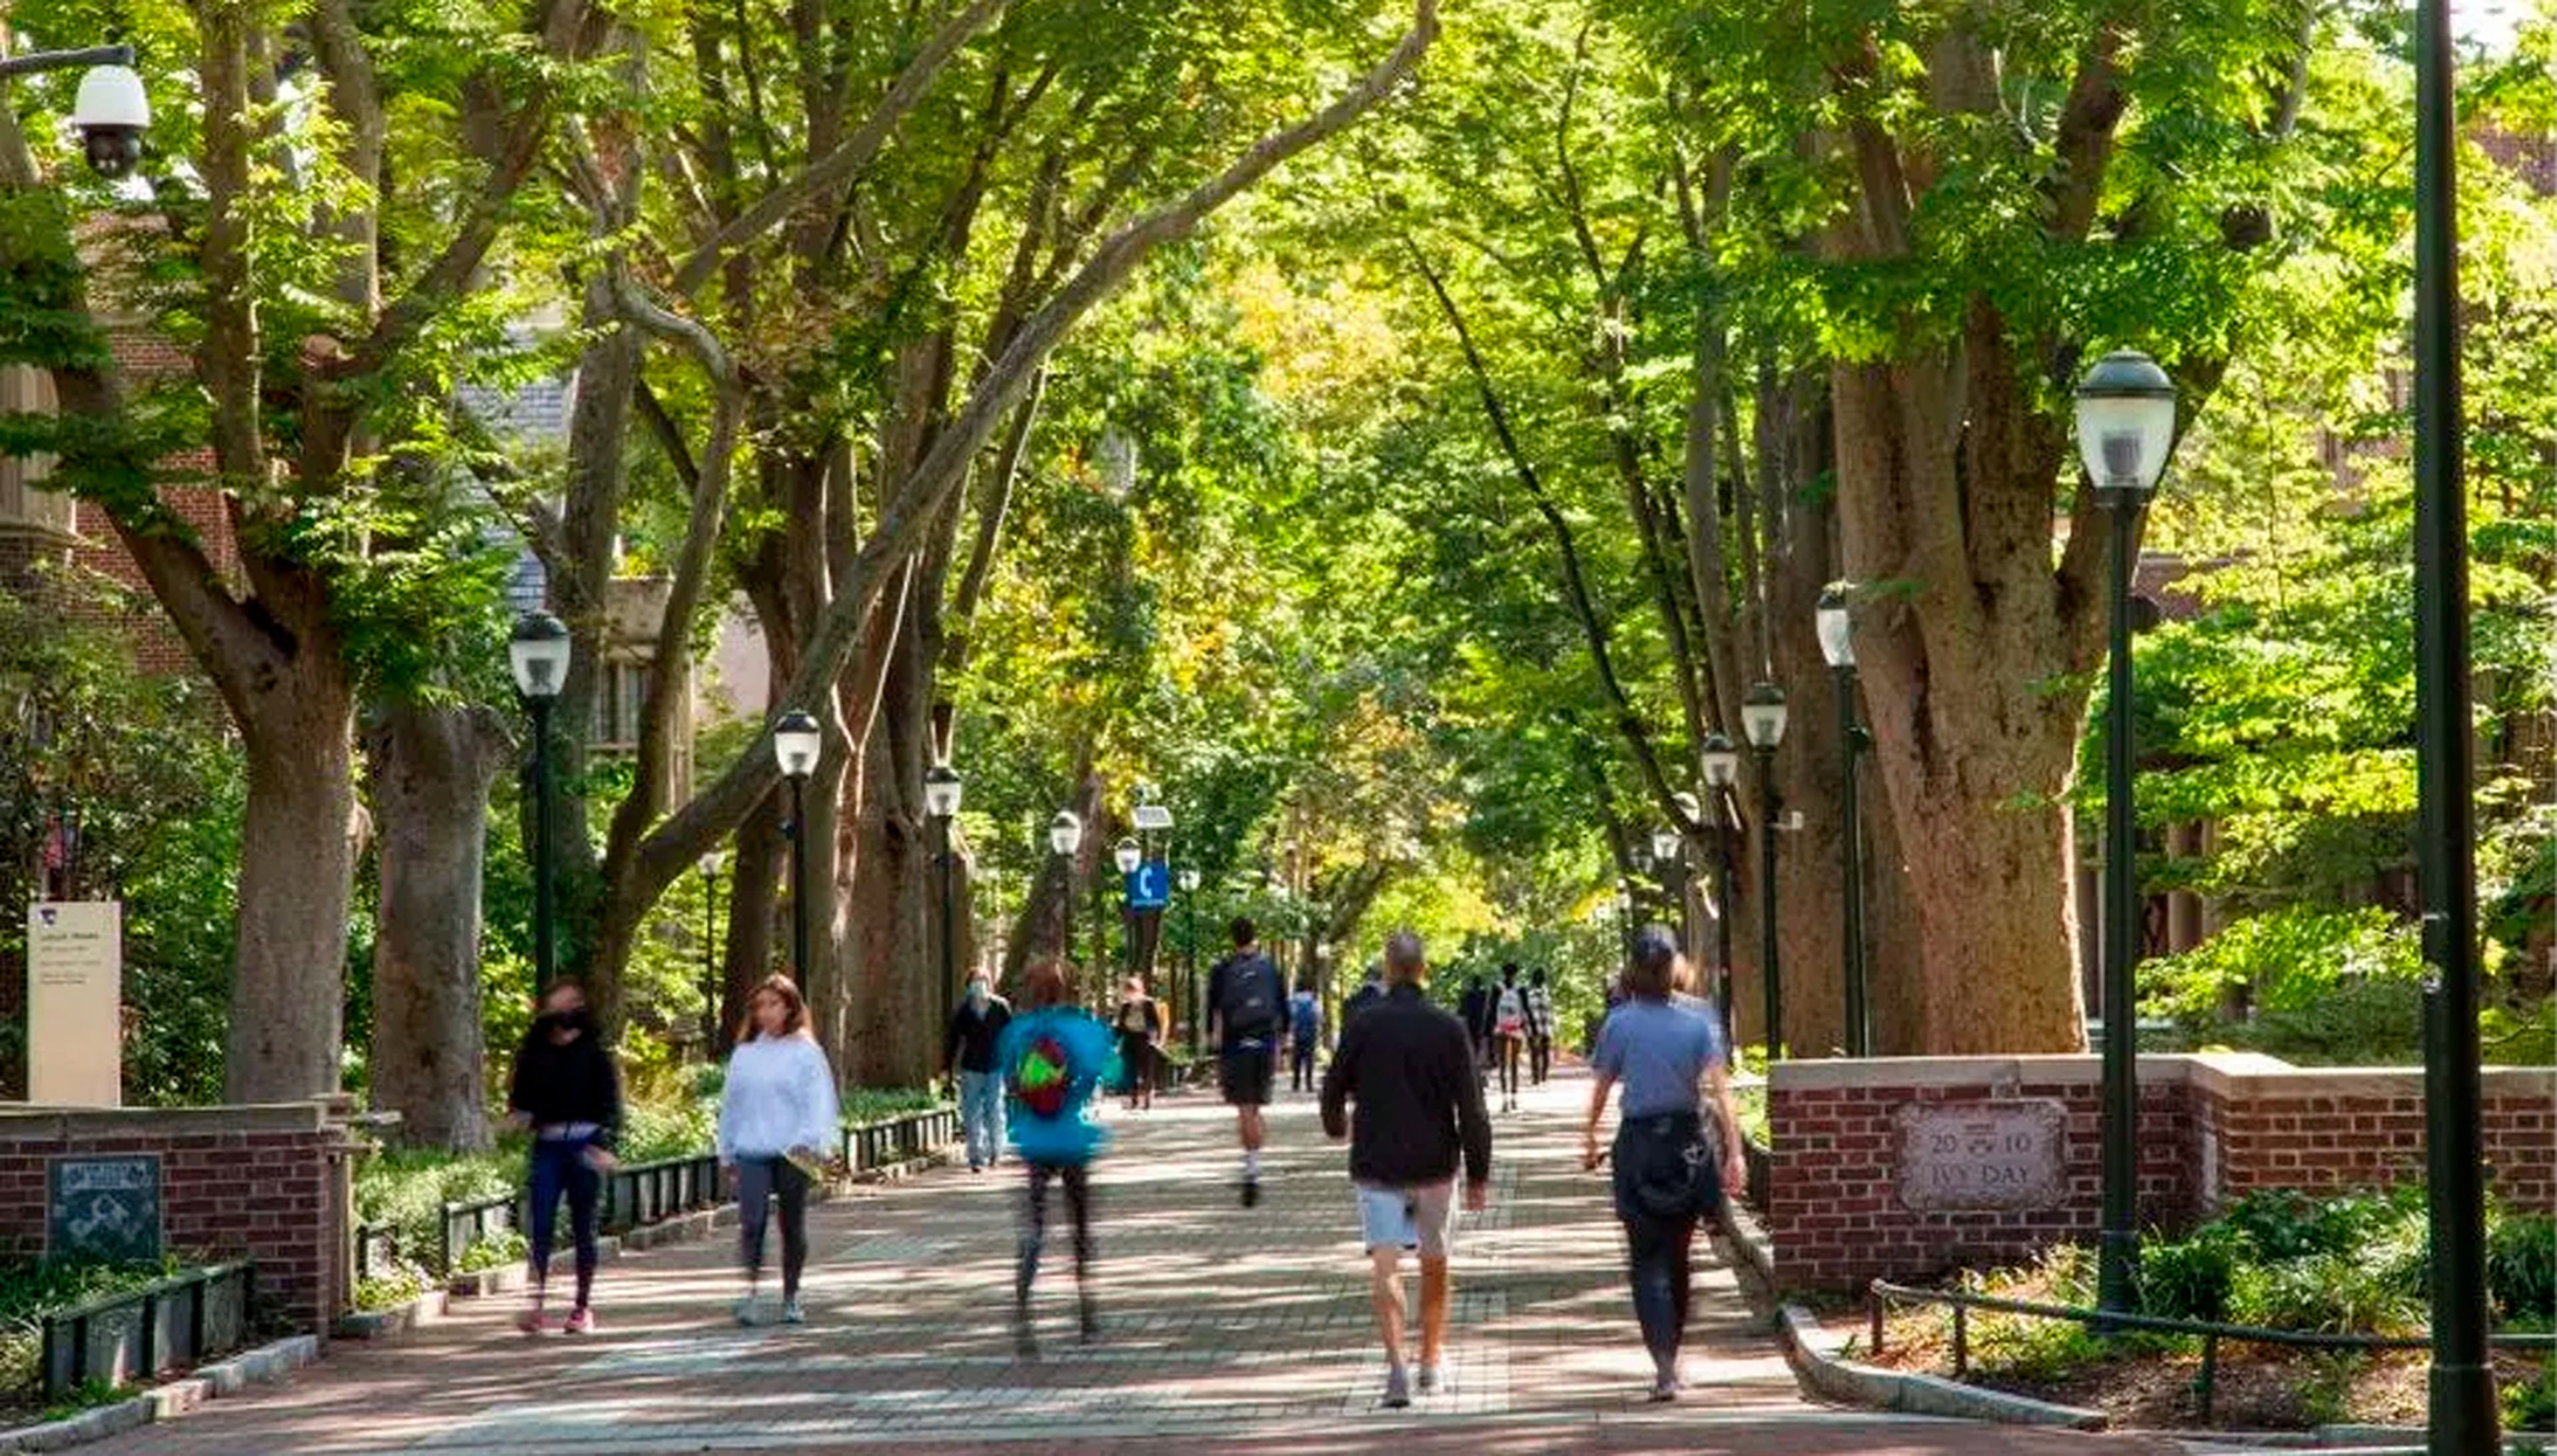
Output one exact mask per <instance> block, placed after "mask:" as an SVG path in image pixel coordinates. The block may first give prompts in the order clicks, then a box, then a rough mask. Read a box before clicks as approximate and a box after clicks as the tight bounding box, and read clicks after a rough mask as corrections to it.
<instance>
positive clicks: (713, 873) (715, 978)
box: [700, 851, 720, 1061]
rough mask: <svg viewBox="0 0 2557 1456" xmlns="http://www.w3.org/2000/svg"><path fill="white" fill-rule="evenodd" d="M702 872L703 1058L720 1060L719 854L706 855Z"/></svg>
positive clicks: (701, 862)
mask: <svg viewBox="0 0 2557 1456" xmlns="http://www.w3.org/2000/svg"><path fill="white" fill-rule="evenodd" d="M700 866H701V871H702V1057H703V1059H704V1060H707V1061H717V1060H719V1052H720V1046H719V992H720V974H719V871H720V857H719V854H718V852H717V851H713V852H712V853H710V854H707V855H704V856H702V858H701V860H700Z"/></svg>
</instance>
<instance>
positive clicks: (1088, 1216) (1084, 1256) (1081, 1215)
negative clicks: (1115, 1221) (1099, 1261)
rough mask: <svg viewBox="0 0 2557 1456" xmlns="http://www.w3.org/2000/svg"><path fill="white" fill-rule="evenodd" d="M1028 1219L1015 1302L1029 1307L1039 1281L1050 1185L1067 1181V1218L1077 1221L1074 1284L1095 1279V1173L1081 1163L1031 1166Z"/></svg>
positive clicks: (1022, 1242) (1015, 1287)
mask: <svg viewBox="0 0 2557 1456" xmlns="http://www.w3.org/2000/svg"><path fill="white" fill-rule="evenodd" d="M1029 1170H1030V1186H1029V1210H1028V1219H1027V1221H1026V1222H1025V1223H1024V1224H1023V1225H1022V1228H1021V1265H1020V1272H1019V1273H1018V1275H1017V1276H1016V1277H1015V1278H1014V1280H1013V1283H1012V1294H1013V1297H1014V1299H1016V1300H1017V1301H1019V1302H1020V1303H1022V1304H1027V1303H1028V1302H1029V1297H1030V1284H1031V1282H1032V1281H1034V1280H1036V1279H1037V1278H1038V1265H1039V1250H1040V1249H1041V1248H1042V1247H1043V1246H1044V1245H1045V1244H1046V1243H1047V1185H1048V1180H1049V1179H1051V1178H1062V1179H1063V1180H1065V1214H1066V1217H1067V1218H1069V1219H1071V1220H1073V1221H1074V1281H1075V1282H1076V1283H1077V1284H1085V1285H1086V1287H1089V1285H1088V1283H1087V1281H1088V1280H1089V1279H1090V1278H1091V1276H1092V1173H1091V1170H1090V1169H1089V1168H1086V1167H1085V1166H1084V1165H1083V1164H1081V1163H1031V1164H1029Z"/></svg>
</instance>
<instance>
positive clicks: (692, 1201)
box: [604, 1152, 721, 1234]
mask: <svg viewBox="0 0 2557 1456" xmlns="http://www.w3.org/2000/svg"><path fill="white" fill-rule="evenodd" d="M720 1201H721V1199H720V1165H719V1155H718V1154H717V1153H709V1152H702V1153H695V1154H693V1155H692V1156H691V1157H670V1158H660V1159H658V1160H656V1161H655V1162H645V1163H623V1164H621V1165H620V1166H618V1167H616V1168H613V1169H612V1170H610V1171H609V1172H607V1173H606V1174H605V1175H604V1227H605V1228H606V1230H608V1231H610V1232H612V1233H615V1234H618V1233H622V1232H624V1231H626V1230H630V1229H636V1228H640V1227H642V1226H644V1225H648V1224H653V1223H656V1222H658V1221H660V1220H662V1219H670V1218H673V1217H675V1216H676V1215H678V1214H687V1213H697V1212H699V1211H700V1210H702V1209H706V1208H712V1207H715V1206H717V1205H718V1204H719V1203H720Z"/></svg>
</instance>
